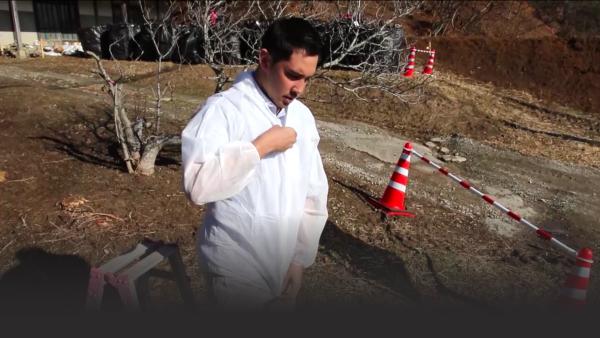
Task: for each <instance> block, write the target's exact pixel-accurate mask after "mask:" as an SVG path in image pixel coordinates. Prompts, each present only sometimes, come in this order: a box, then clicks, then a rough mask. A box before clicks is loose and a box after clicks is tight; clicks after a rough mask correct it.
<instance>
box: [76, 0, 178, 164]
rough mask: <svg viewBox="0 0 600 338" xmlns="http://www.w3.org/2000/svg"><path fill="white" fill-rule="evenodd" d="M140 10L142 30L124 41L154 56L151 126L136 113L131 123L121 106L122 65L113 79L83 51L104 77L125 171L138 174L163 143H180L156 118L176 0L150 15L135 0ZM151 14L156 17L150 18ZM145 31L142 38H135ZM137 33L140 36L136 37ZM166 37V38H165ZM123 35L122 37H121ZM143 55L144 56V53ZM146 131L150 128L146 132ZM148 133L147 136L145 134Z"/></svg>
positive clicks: (173, 32) (140, 53) (172, 44)
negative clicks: (163, 131)
mask: <svg viewBox="0 0 600 338" xmlns="http://www.w3.org/2000/svg"><path fill="white" fill-rule="evenodd" d="M139 5H140V8H141V11H142V17H143V20H144V27H143V28H142V32H140V34H138V35H136V36H138V38H137V40H136V39H133V40H132V41H128V42H127V43H130V42H131V43H133V44H135V45H137V48H138V55H137V57H138V58H151V59H154V60H155V61H156V62H155V65H156V70H155V72H156V76H155V84H154V85H153V87H152V93H153V96H154V109H153V110H154V119H153V120H154V121H153V122H154V125H152V123H150V122H146V120H145V119H144V117H143V116H138V117H137V118H136V119H135V121H134V122H131V119H130V118H129V116H128V114H127V110H126V108H125V106H126V102H125V98H126V95H125V93H124V88H123V85H124V82H125V80H126V79H127V77H126V76H125V71H124V69H123V67H122V66H121V65H120V64H119V63H118V62H117V63H116V65H117V70H118V73H119V76H118V78H116V79H113V78H112V77H111V76H110V74H109V73H108V72H107V71H106V69H105V67H104V65H103V63H102V60H101V59H100V57H99V56H98V55H96V54H94V53H92V52H87V53H88V54H89V55H91V56H92V57H93V58H94V59H95V61H96V67H97V69H96V70H95V71H94V72H95V73H96V74H98V76H100V77H101V78H102V80H104V82H105V85H106V87H107V88H108V90H107V92H108V94H109V96H110V98H111V102H112V106H113V109H112V115H113V119H114V128H115V135H116V138H117V142H118V143H119V145H120V148H121V152H122V154H121V155H122V157H123V161H124V162H125V165H126V167H127V171H128V172H129V173H134V172H135V173H139V174H142V175H152V174H153V173H154V165H155V162H156V158H157V156H158V153H159V152H160V151H161V150H162V148H163V147H164V146H165V145H177V144H181V138H180V136H179V135H178V134H174V135H166V134H164V133H162V132H161V129H160V121H161V117H162V101H163V97H164V94H165V91H166V90H168V86H167V87H163V86H162V83H161V81H162V79H161V72H162V70H163V69H162V66H163V61H164V60H166V59H168V58H169V56H170V55H171V53H172V52H173V50H174V48H175V46H176V44H177V40H178V32H177V30H174V29H173V25H172V17H173V15H174V13H175V11H176V10H179V7H178V3H176V2H175V1H172V2H170V3H169V6H168V8H166V10H165V11H164V12H160V13H159V12H158V9H157V12H156V13H154V14H155V15H153V14H152V13H151V11H150V9H149V8H148V7H147V6H145V3H144V2H143V1H142V0H139ZM153 17H155V18H156V19H153ZM143 34H146V39H144V40H143V41H139V40H140V39H141V38H143V36H144V35H143ZM139 35H141V37H139ZM165 36H166V38H165ZM125 38H127V37H126V36H125V37H123V39H125ZM109 51H110V55H111V58H112V59H113V61H116V58H115V56H114V54H113V50H112V48H109ZM145 53H146V55H145V56H144V54H145ZM149 130H152V131H151V132H149ZM146 134H148V136H146Z"/></svg>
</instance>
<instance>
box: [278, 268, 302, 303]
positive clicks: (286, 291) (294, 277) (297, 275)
mask: <svg viewBox="0 0 600 338" xmlns="http://www.w3.org/2000/svg"><path fill="white" fill-rule="evenodd" d="M303 272H304V267H303V266H302V265H300V264H298V263H294V262H292V263H291V264H290V267H289V268H288V271H287V273H286V275H285V278H284V279H283V292H282V293H281V298H285V299H287V300H289V301H291V302H292V303H295V302H296V296H298V292H299V291H300V285H301V284H302V273H303Z"/></svg>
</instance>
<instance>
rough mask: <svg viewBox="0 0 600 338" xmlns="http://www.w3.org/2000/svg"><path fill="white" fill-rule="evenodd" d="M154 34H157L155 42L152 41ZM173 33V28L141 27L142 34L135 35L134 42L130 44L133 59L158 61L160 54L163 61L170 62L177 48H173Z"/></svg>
mask: <svg viewBox="0 0 600 338" xmlns="http://www.w3.org/2000/svg"><path fill="white" fill-rule="evenodd" d="M152 32H155V36H154V40H155V41H152ZM173 33H174V32H173V27H171V26H160V27H158V26H157V25H156V24H151V25H148V24H145V25H143V26H141V28H140V32H139V33H138V34H136V35H135V37H134V41H132V42H131V43H130V45H131V51H132V58H134V59H138V58H139V59H141V60H145V61H156V60H158V58H159V53H160V55H162V56H163V60H170V59H171V55H172V53H173V49H174V48H175V47H174V46H173V35H174V34H173ZM155 42H156V44H155ZM157 47H158V50H157Z"/></svg>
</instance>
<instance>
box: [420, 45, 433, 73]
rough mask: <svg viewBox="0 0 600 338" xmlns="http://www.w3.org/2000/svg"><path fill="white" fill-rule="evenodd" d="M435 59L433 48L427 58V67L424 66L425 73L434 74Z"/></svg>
mask: <svg viewBox="0 0 600 338" xmlns="http://www.w3.org/2000/svg"><path fill="white" fill-rule="evenodd" d="M434 61H435V50H434V49H432V50H431V52H429V59H428V60H427V64H426V65H425V68H423V74H426V75H431V74H433V62H434Z"/></svg>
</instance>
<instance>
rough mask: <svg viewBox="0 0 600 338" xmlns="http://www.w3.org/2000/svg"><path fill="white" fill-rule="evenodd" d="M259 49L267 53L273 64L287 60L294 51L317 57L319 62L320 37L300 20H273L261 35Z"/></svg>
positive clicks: (311, 27)
mask: <svg viewBox="0 0 600 338" xmlns="http://www.w3.org/2000/svg"><path fill="white" fill-rule="evenodd" d="M261 48H265V49H267V50H268V51H269V54H270V55H271V60H272V62H273V63H277V62H279V61H281V60H289V59H290V56H291V55H292V52H293V51H294V49H304V50H305V51H306V53H307V54H308V55H311V56H312V55H317V56H319V62H320V61H321V37H320V35H319V33H318V32H317V30H316V29H315V28H314V27H313V25H311V24H310V23H309V22H308V21H306V20H304V19H302V18H285V19H279V20H275V21H274V22H273V23H272V24H271V25H270V26H269V27H268V28H267V30H266V31H265V33H264V34H263V36H262V39H261Z"/></svg>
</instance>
